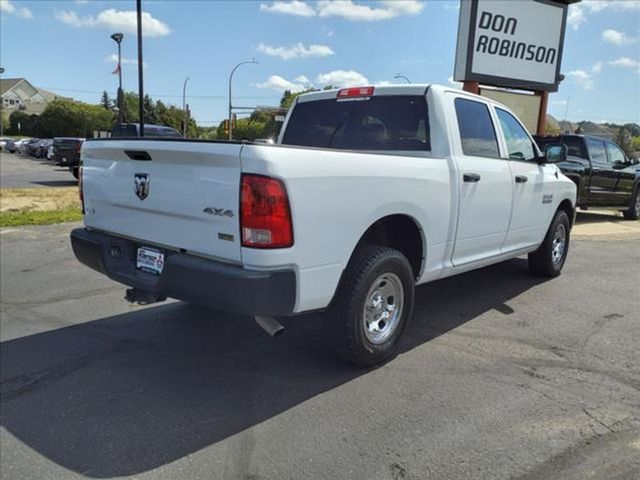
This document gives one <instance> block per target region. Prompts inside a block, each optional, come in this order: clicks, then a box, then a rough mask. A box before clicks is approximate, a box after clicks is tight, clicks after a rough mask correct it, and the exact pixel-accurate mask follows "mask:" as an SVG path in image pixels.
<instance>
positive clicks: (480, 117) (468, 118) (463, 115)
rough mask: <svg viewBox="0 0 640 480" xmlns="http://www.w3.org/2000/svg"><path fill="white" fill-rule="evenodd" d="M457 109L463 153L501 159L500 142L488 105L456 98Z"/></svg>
mask: <svg viewBox="0 0 640 480" xmlns="http://www.w3.org/2000/svg"><path fill="white" fill-rule="evenodd" d="M455 107H456V116H457V117H458V128H459V129H460V140H461V142H462V152H463V153H464V154H465V155H469V156H476V157H492V158H499V157H500V152H499V151H498V140H497V138H496V132H495V130H494V128H493V122H492V121H491V115H490V114H489V108H488V107H487V105H485V104H484V103H481V102H475V101H473V100H467V99H466V98H456V100H455Z"/></svg>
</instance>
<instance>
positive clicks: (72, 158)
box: [52, 137, 84, 178]
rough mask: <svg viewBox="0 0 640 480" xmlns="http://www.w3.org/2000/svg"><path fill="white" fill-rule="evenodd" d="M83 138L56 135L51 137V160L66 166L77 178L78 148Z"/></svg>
mask: <svg viewBox="0 0 640 480" xmlns="http://www.w3.org/2000/svg"><path fill="white" fill-rule="evenodd" d="M83 142H84V138H77V137H56V138H54V139H53V158H52V160H53V161H54V162H55V163H56V164H58V165H61V166H63V167H67V168H68V169H69V171H70V172H71V173H72V174H73V176H74V177H75V178H78V169H79V166H80V149H81V148H82V144H83Z"/></svg>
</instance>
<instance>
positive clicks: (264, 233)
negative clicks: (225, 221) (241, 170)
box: [240, 174, 293, 248]
mask: <svg viewBox="0 0 640 480" xmlns="http://www.w3.org/2000/svg"><path fill="white" fill-rule="evenodd" d="M240 229H241V233H242V246H243V247H252V248H286V247H290V246H292V245H293V226H292V223H291V210H290V208H289V198H288V196H287V189H286V188H285V186H284V183H282V181H280V180H278V179H275V178H271V177H264V176H261V175H245V174H243V175H242V179H241V181H240Z"/></svg>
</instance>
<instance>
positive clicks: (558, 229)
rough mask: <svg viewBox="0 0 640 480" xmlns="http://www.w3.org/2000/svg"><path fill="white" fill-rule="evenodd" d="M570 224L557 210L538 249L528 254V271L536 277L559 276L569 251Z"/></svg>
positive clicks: (564, 215) (562, 213)
mask: <svg viewBox="0 0 640 480" xmlns="http://www.w3.org/2000/svg"><path fill="white" fill-rule="evenodd" d="M570 230H571V224H570V223H569V217H568V216H567V214H566V212H564V211H563V210H558V211H557V212H556V214H555V216H554V217H553V220H552V221H551V226H550V227H549V230H548V231H547V234H546V235H545V237H544V240H543V242H542V244H541V245H540V247H538V249H537V250H536V251H535V252H532V253H530V254H529V270H531V273H534V274H536V275H542V276H545V277H555V276H557V275H560V272H561V271H562V267H563V266H564V262H565V260H566V259H567V252H568V251H569V232H570Z"/></svg>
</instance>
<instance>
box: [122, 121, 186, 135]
mask: <svg viewBox="0 0 640 480" xmlns="http://www.w3.org/2000/svg"><path fill="white" fill-rule="evenodd" d="M139 136H140V124H139V123H122V124H120V125H115V126H114V127H113V128H112V129H111V137H139ZM144 136H145V137H173V138H182V135H181V134H180V133H179V132H178V131H176V130H174V129H173V128H171V127H166V126H164V125H147V124H145V125H144Z"/></svg>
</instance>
